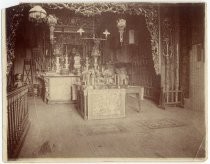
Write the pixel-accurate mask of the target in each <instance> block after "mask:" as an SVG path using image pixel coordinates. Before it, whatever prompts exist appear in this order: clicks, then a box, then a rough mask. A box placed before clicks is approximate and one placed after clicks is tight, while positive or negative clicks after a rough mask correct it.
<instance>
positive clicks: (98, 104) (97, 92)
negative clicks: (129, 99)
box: [77, 88, 126, 120]
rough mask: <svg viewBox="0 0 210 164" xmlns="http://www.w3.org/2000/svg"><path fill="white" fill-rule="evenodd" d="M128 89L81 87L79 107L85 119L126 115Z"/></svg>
mask: <svg viewBox="0 0 210 164" xmlns="http://www.w3.org/2000/svg"><path fill="white" fill-rule="evenodd" d="M125 96H126V89H117V88H116V89H90V88H85V89H80V90H79V92H78V106H77V109H78V111H79V113H80V114H81V115H82V117H83V118H84V119H88V120H91V119H106V118H121V117H125Z"/></svg>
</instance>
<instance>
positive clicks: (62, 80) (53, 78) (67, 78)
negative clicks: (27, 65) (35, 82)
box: [42, 74, 79, 103]
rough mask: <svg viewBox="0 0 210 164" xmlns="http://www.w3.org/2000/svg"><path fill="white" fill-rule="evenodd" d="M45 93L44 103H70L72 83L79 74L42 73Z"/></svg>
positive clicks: (71, 100) (77, 78)
mask: <svg viewBox="0 0 210 164" xmlns="http://www.w3.org/2000/svg"><path fill="white" fill-rule="evenodd" d="M42 79H43V80H44V85H45V93H44V101H45V102H46V103H72V102H74V101H73V99H72V94H73V93H72V85H74V84H75V83H76V82H77V80H79V76H76V75H59V74H52V75H43V76H42Z"/></svg>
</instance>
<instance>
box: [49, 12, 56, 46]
mask: <svg viewBox="0 0 210 164" xmlns="http://www.w3.org/2000/svg"><path fill="white" fill-rule="evenodd" d="M47 23H48V25H49V27H50V42H51V44H53V40H54V30H55V25H56V24H57V18H56V17H55V16H53V15H49V16H48V17H47Z"/></svg>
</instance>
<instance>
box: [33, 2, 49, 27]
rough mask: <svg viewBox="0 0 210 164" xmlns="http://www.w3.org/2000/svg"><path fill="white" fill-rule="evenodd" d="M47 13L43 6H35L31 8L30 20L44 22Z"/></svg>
mask: <svg viewBox="0 0 210 164" xmlns="http://www.w3.org/2000/svg"><path fill="white" fill-rule="evenodd" d="M46 17H47V13H46V11H45V10H44V9H43V8H42V7H41V6H38V5H37V6H34V7H33V8H32V9H30V10H29V21H32V22H36V23H42V22H44V21H45V20H46Z"/></svg>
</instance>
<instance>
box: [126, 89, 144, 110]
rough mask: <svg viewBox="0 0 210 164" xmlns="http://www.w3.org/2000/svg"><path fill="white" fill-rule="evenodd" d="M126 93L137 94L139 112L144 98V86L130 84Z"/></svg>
mask: <svg viewBox="0 0 210 164" xmlns="http://www.w3.org/2000/svg"><path fill="white" fill-rule="evenodd" d="M126 94H136V97H137V101H138V110H137V111H138V112H140V111H141V101H142V100H143V99H144V87H142V86H128V88H126Z"/></svg>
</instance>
